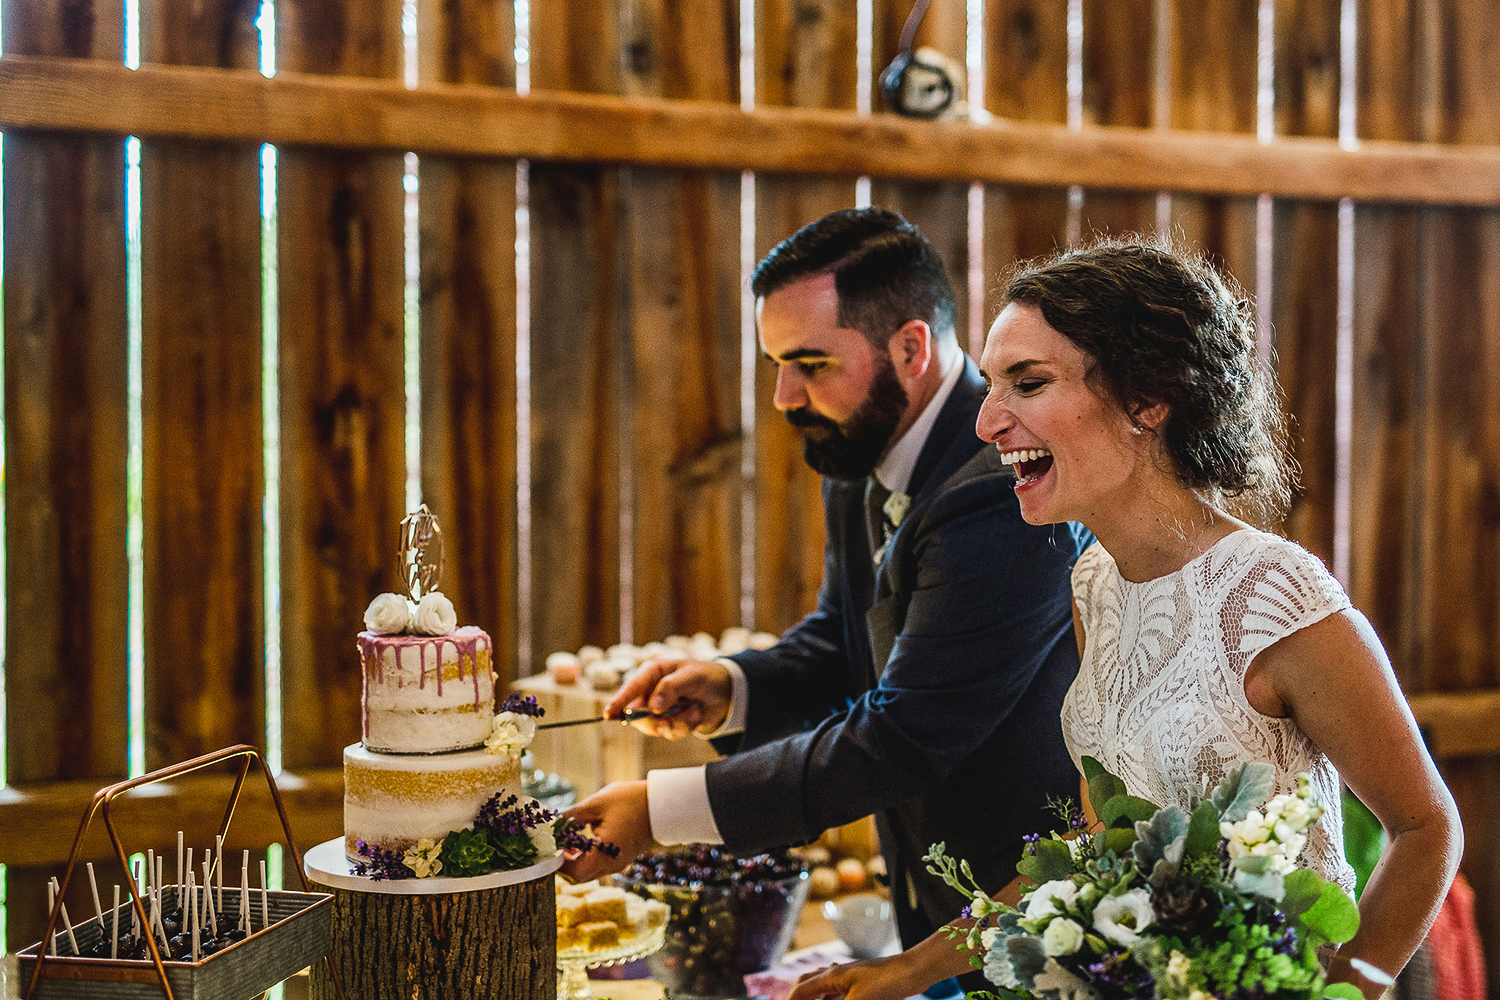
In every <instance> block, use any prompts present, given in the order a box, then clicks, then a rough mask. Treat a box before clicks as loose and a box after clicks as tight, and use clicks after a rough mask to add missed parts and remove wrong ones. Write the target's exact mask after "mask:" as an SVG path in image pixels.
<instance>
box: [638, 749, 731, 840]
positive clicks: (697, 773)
mask: <svg viewBox="0 0 1500 1000" xmlns="http://www.w3.org/2000/svg"><path fill="white" fill-rule="evenodd" d="M646 811H647V813H648V814H649V815H650V817H651V836H652V838H653V839H655V840H656V842H657V843H659V844H722V843H724V838H723V836H721V835H720V834H719V824H717V823H715V822H714V810H713V806H711V805H710V804H709V801H708V773H707V771H706V770H705V769H704V768H703V767H702V765H700V766H698V767H668V768H661V769H659V770H655V771H647V772H646Z"/></svg>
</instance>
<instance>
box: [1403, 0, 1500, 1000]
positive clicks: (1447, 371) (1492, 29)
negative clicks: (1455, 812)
mask: <svg viewBox="0 0 1500 1000" xmlns="http://www.w3.org/2000/svg"><path fill="white" fill-rule="evenodd" d="M1431 8H1432V9H1431V10H1430V13H1429V12H1427V11H1426V10H1424V13H1426V14H1427V16H1426V18H1425V21H1426V26H1427V31H1429V32H1430V35H1429V37H1428V39H1427V45H1426V46H1425V48H1426V49H1427V51H1428V52H1430V53H1431V54H1432V61H1431V62H1430V63H1428V64H1427V65H1425V66H1423V72H1424V76H1423V77H1422V78H1421V82H1420V89H1419V91H1418V92H1419V93H1421V94H1423V99H1424V107H1423V118H1424V119H1425V122H1424V124H1428V123H1430V124H1428V129H1430V131H1428V132H1427V134H1425V135H1423V136H1422V137H1423V138H1425V139H1429V140H1431V141H1438V142H1446V143H1455V144H1463V145H1469V144H1483V145H1490V146H1493V145H1496V144H1497V143H1500V120H1497V119H1496V116H1495V108H1496V106H1497V104H1500V23H1497V20H1496V18H1495V16H1494V10H1493V6H1492V5H1491V4H1487V3H1482V2H1476V0H1441V2H1437V3H1434V4H1432V5H1431ZM1424 215H1426V216H1427V219H1426V220H1425V222H1424V227H1423V228H1424V230H1425V231H1424V234H1423V240H1422V243H1423V244H1425V245H1424V246H1422V250H1421V254H1422V256H1424V257H1425V258H1426V259H1427V268H1428V271H1427V274H1426V280H1425V281H1424V282H1423V284H1422V287H1421V292H1420V297H1419V300H1418V301H1419V308H1420V309H1421V313H1422V321H1421V326H1422V330H1423V333H1424V339H1425V342H1426V344H1427V355H1426V358H1425V359H1424V360H1425V364H1424V369H1423V393H1424V399H1423V406H1422V410H1423V413H1422V417H1421V420H1422V432H1421V446H1420V450H1419V453H1418V454H1419V455H1420V459H1419V465H1418V466H1417V469H1418V472H1417V482H1418V483H1419V484H1420V486H1421V489H1422V494H1423V504H1422V512H1421V518H1422V520H1421V529H1420V531H1421V534H1420V540H1421V545H1422V548H1423V551H1424V552H1425V553H1426V554H1427V561H1426V562H1425V564H1424V565H1423V567H1422V578H1421V584H1420V589H1419V594H1420V598H1419V604H1418V611H1417V616H1418V620H1419V621H1420V622H1421V623H1422V627H1423V629H1424V633H1423V635H1422V653H1421V665H1420V667H1419V670H1418V674H1419V676H1420V677H1421V678H1422V679H1423V682H1424V686H1425V687H1427V688H1429V689H1438V690H1461V689H1472V688H1480V687H1483V688H1494V687H1496V686H1497V685H1500V388H1497V387H1500V281H1497V280H1496V275H1497V274H1500V210H1496V209H1493V208H1490V209H1448V210H1445V209H1432V210H1427V211H1426V212H1424ZM1446 764H1447V766H1446V772H1445V773H1446V777H1447V778H1448V782H1449V785H1450V786H1451V787H1452V789H1453V792H1454V797H1455V798H1456V799H1457V800H1458V802H1459V803H1460V811H1461V813H1462V815H1463V819H1464V830H1465V840H1464V859H1463V871H1464V873H1465V874H1466V875H1467V876H1468V878H1469V880H1470V881H1471V882H1473V883H1474V890H1475V905H1476V911H1477V912H1476V917H1477V921H1476V922H1477V923H1478V926H1479V927H1480V928H1482V929H1483V930H1482V931H1481V933H1482V934H1484V938H1483V942H1484V946H1485V951H1486V956H1485V957H1486V963H1485V964H1486V968H1487V970H1488V976H1489V987H1490V992H1491V994H1494V993H1496V992H1497V991H1500V935H1497V934H1495V933H1494V932H1493V929H1494V928H1496V927H1500V832H1497V831H1496V829H1495V823H1494V816H1495V812H1494V809H1495V803H1496V801H1497V799H1500V756H1493V755H1492V756H1489V757H1484V758H1475V759H1473V760H1470V761H1449V762H1446Z"/></svg>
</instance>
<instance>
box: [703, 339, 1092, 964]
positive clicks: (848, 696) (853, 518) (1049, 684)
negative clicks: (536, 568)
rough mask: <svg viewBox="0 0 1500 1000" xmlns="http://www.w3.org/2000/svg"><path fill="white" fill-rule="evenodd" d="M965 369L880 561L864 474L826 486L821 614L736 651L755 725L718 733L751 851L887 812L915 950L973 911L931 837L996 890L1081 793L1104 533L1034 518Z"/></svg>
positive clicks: (733, 822) (726, 790) (737, 836)
mask: <svg viewBox="0 0 1500 1000" xmlns="http://www.w3.org/2000/svg"><path fill="white" fill-rule="evenodd" d="M964 364H965V371H964V373H963V376H962V378H961V379H960V381H959V382H958V384H957V385H956V386H955V388H954V390H953V392H952V394H951V395H950V396H949V398H948V400H947V402H946V403H945V405H944V407H943V409H942V411H941V412H940V414H939V416H938V418H937V420H936V422H935V423H934V424H933V427H932V430H931V432H930V433H929V435H928V439H927V442H926V444H925V446H924V447H923V450H922V453H921V456H920V458H919V459H918V461H917V465H916V469H915V471H914V474H913V476H912V481H911V483H910V485H909V487H908V493H910V495H911V497H912V503H911V507H910V509H909V510H908V511H907V513H906V516H905V518H904V519H903V520H902V522H901V524H900V526H899V527H898V528H897V529H896V531H895V533H894V535H893V536H892V538H891V540H890V543H889V544H888V546H887V547H886V552H885V556H884V559H883V560H882V562H881V563H880V565H879V566H873V565H872V561H871V553H870V545H869V540H868V537H867V530H866V527H865V520H864V482H863V481H860V482H841V481H837V480H832V479H825V481H824V484H823V504H824V518H825V523H826V527H827V538H828V543H827V549H826V552H825V556H824V569H823V583H822V587H821V590H820V592H819V594H818V606H817V610H815V611H814V612H813V613H812V614H810V615H808V616H807V617H806V618H804V619H803V620H802V621H801V622H800V623H799V624H797V625H796V626H794V627H793V628H792V629H791V630H790V631H789V632H788V633H787V634H786V635H785V636H784V637H783V638H782V640H781V642H779V643H778V644H777V645H775V646H773V647H772V648H770V649H768V650H764V651H747V652H744V653H741V654H739V655H737V656H735V657H734V659H735V660H736V661H737V662H738V663H739V664H740V666H741V667H742V668H743V669H744V671H745V676H746V678H747V680H748V681H749V714H748V717H747V727H748V728H747V729H746V731H745V732H744V733H743V734H741V735H738V736H730V737H725V738H723V739H720V740H717V741H715V742H716V745H717V746H718V748H719V750H720V751H721V752H723V753H727V754H729V756H727V757H725V758H724V759H722V760H718V761H715V762H713V763H711V764H709V765H708V771H707V781H708V793H709V800H710V803H711V804H712V807H713V813H714V819H715V822H716V823H717V824H718V827H719V830H720V832H721V833H722V834H723V835H724V837H725V841H726V844H727V846H728V847H729V848H730V849H732V850H735V851H739V852H755V851H760V850H765V849H767V848H770V847H773V846H778V845H785V844H794V843H803V842H807V841H811V840H813V839H815V838H817V837H818V836H819V835H820V834H821V833H822V832H823V831H824V830H826V829H828V828H830V827H834V826H838V825H840V824H843V823H848V822H851V821H853V820H855V819H858V818H860V817H862V816H867V815H869V814H871V813H874V814H875V816H876V820H877V824H878V827H879V830H880V842H881V850H882V853H883V854H884V855H885V859H886V863H887V867H888V868H889V871H890V874H891V886H892V898H893V900H894V902H895V906H896V911H897V918H898V923H899V925H900V927H901V932H902V934H901V936H902V940H903V943H905V944H906V945H907V946H910V945H912V944H915V943H916V941H918V940H920V939H921V938H923V937H926V936H927V935H928V934H930V933H931V932H932V931H933V930H935V929H936V928H937V927H939V926H941V925H942V924H944V923H946V922H948V921H950V920H952V919H954V918H955V917H957V916H958V914H959V910H960V909H961V908H962V906H963V902H964V901H963V899H962V897H960V896H959V895H958V894H957V893H955V892H953V891H952V890H950V889H948V888H947V887H945V886H944V885H943V884H942V883H941V881H939V880H938V879H937V878H936V877H934V876H932V875H930V874H928V873H927V871H926V870H925V866H924V864H923V863H922V860H921V858H922V855H923V854H925V853H926V852H927V849H928V847H929V846H930V845H931V844H933V843H934V842H937V841H946V842H947V845H948V851H949V853H950V854H952V855H953V856H955V857H959V858H966V859H968V861H969V862H970V864H971V865H972V866H973V868H974V873H975V875H976V876H977V877H978V879H979V882H980V884H981V885H983V886H984V887H985V888H987V889H990V890H991V891H994V890H996V889H999V888H1000V887H1001V886H1003V885H1005V884H1006V883H1007V882H1009V881H1010V880H1011V879H1013V878H1015V874H1016V872H1015V865H1016V862H1017V861H1018V860H1019V859H1020V852H1021V847H1022V841H1021V838H1022V837H1023V836H1024V835H1025V834H1028V833H1036V832H1041V831H1046V830H1051V829H1053V828H1055V827H1057V826H1058V825H1059V824H1058V821H1057V819H1056V817H1054V816H1052V815H1051V814H1050V813H1048V812H1046V808H1045V807H1046V804H1047V798H1048V796H1059V797H1060V796H1070V797H1073V798H1075V799H1076V798H1077V796H1078V774H1077V771H1076V770H1075V769H1074V768H1073V765H1072V762H1071V761H1070V759H1069V757H1068V754H1067V750H1066V748H1065V747H1064V745H1063V738H1062V728H1061V722H1060V715H1061V710H1062V700H1063V695H1064V694H1065V693H1066V692H1067V689H1068V685H1069V684H1071V683H1072V681H1073V677H1074V675H1075V674H1077V672H1078V651H1077V646H1076V644H1075V642H1074V639H1073V625H1072V614H1071V607H1072V605H1071V588H1070V574H1071V571H1072V566H1073V563H1074V561H1075V560H1076V559H1077V558H1078V556H1079V554H1080V553H1081V552H1082V551H1083V549H1084V548H1085V547H1086V546H1087V544H1088V542H1089V541H1091V540H1092V538H1091V536H1090V535H1089V534H1088V532H1087V531H1086V530H1084V529H1083V528H1082V527H1080V526H1078V525H1075V524H1063V525H1043V526H1034V525H1029V524H1027V523H1026V522H1025V521H1023V520H1022V519H1021V513H1020V508H1019V505H1018V504H1017V501H1016V497H1015V492H1014V489H1013V485H1014V481H1015V480H1014V477H1013V475H1012V474H1011V471H1010V468H1009V466H1007V465H1005V464H1003V463H1002V462H1001V461H1000V456H999V454H998V452H997V451H996V449H995V448H993V447H992V446H989V445H986V444H984V443H983V442H982V441H980V440H979V438H978V437H977V436H976V435H975V432H974V421H975V417H976V416H977V414H978V411H979V404H980V402H981V401H982V399H983V397H984V384H983V382H982V381H981V379H980V377H979V373H978V370H977V369H976V368H975V367H974V364H973V362H972V361H970V360H969V359H967V358H965V362H964Z"/></svg>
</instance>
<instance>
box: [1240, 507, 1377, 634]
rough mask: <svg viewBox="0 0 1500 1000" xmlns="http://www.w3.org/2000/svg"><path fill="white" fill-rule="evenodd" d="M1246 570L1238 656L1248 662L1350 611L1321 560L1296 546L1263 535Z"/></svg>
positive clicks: (1342, 594) (1344, 597) (1338, 587)
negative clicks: (1300, 632) (1279, 642)
mask: <svg viewBox="0 0 1500 1000" xmlns="http://www.w3.org/2000/svg"><path fill="white" fill-rule="evenodd" d="M1262 537H1263V538H1265V539H1266V541H1265V542H1264V544H1263V545H1261V546H1257V551H1256V552H1255V553H1254V554H1253V555H1254V559H1255V562H1254V564H1253V565H1252V566H1251V567H1250V568H1249V570H1248V572H1246V574H1245V576H1244V578H1243V583H1242V585H1241V586H1242V587H1243V588H1244V597H1245V604H1244V612H1243V617H1242V618H1241V619H1240V628H1241V635H1240V643H1239V652H1241V653H1244V654H1245V658H1244V660H1243V661H1242V662H1245V663H1248V662H1249V661H1250V660H1251V659H1254V657H1255V656H1256V654H1258V653H1259V652H1261V650H1263V649H1265V648H1266V647H1267V646H1269V645H1271V644H1272V643H1274V642H1276V641H1277V640H1278V639H1283V638H1285V637H1286V636H1289V635H1291V634H1292V633H1293V632H1296V631H1298V630H1299V629H1303V628H1306V627H1307V626H1309V625H1312V624H1314V623H1316V622H1319V621H1322V620H1323V619H1324V618H1327V617H1328V616H1329V615H1331V614H1336V613H1337V612H1339V611H1343V610H1344V609H1346V608H1348V607H1350V606H1351V605H1350V603H1349V596H1348V595H1347V594H1345V593H1344V588H1343V587H1342V586H1340V585H1339V582H1338V581H1337V580H1335V579H1334V578H1333V574H1331V573H1329V572H1328V569H1327V567H1325V566H1324V565H1323V561H1322V560H1321V559H1319V558H1318V557H1317V556H1315V555H1313V554H1312V553H1311V552H1309V551H1307V550H1306V549H1304V548H1303V547H1302V546H1300V545H1298V544H1296V543H1295V542H1290V541H1287V540H1286V539H1284V538H1277V537H1275V536H1270V535H1266V536H1262Z"/></svg>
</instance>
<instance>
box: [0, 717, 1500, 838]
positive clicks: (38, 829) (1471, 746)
mask: <svg viewBox="0 0 1500 1000" xmlns="http://www.w3.org/2000/svg"><path fill="white" fill-rule="evenodd" d="M1411 708H1412V713H1413V714H1414V715H1415V716H1416V718H1417V723H1418V724H1419V725H1421V726H1422V728H1423V730H1424V731H1425V732H1426V733H1427V737H1428V740H1429V742H1430V744H1431V747H1432V752H1433V753H1434V754H1435V755H1436V756H1438V757H1469V756H1482V755H1489V754H1500V690H1493V689H1485V690H1477V691H1450V692H1429V693H1424V694H1417V695H1413V696H1412V698H1411ZM252 779H253V775H252ZM276 786H277V788H278V789H279V790H280V791H281V797H282V801H283V803H284V804H285V805H286V810H287V816H288V818H289V819H290V821H291V824H292V832H293V834H294V835H295V836H296V837H297V840H298V843H299V844H300V845H301V846H302V847H307V846H309V845H312V844H317V843H321V842H322V841H325V840H328V839H330V838H332V837H337V836H339V835H340V834H341V833H342V832H343V827H344V816H343V802H344V774H343V769H342V768H326V769H321V770H316V771H309V772H305V773H301V774H291V773H283V774H282V775H281V776H280V777H278V778H277V779H276ZM98 787H99V783H98V782H91V781H66V782H47V783H40V784H36V785H29V786H25V785H23V786H19V787H17V786H11V787H7V788H0V864H6V865H15V866H17V867H26V866H33V865H50V864H60V863H62V862H65V861H67V859H68V852H69V850H70V849H71V847H72V845H73V836H74V834H75V833H76V831H77V829H78V822H79V820H80V819H81V818H82V816H83V812H84V810H85V809H87V808H88V805H89V803H90V801H92V799H93V796H94V792H95V791H97V790H98ZM229 787H230V779H229V777H228V776H224V775H189V776H187V777H186V778H183V779H180V780H177V781H173V782H167V783H163V784H160V785H151V786H148V787H146V788H143V789H141V790H139V791H138V792H135V793H131V794H130V795H127V796H124V797H122V798H121V799H119V800H118V801H117V803H116V808H115V816H116V820H117V827H118V828H119V830H120V834H121V836H122V837H123V838H125V848H126V850H127V851H130V852H133V851H135V850H138V849H140V850H144V849H145V847H147V846H159V845H171V844H175V843H176V840H177V831H178V830H185V831H187V832H188V836H189V839H192V838H194V837H195V836H196V837H198V838H202V837H204V836H210V835H211V834H212V832H213V831H214V830H215V829H217V827H218V822H219V817H220V815H221V813H222V811H223V808H224V803H225V802H226V801H227V799H228V795H229ZM230 833H231V840H232V846H233V849H234V850H240V849H242V848H247V847H248V848H263V847H265V846H267V845H268V844H273V843H278V842H279V841H280V839H281V830H280V823H279V821H278V820H277V817H276V810H275V808H274V807H273V806H272V804H271V800H270V797H269V796H268V795H266V793H265V790H264V788H263V787H261V786H260V785H258V784H257V783H256V782H255V781H254V780H251V781H249V782H247V783H246V785H245V792H244V796H243V798H242V799H241V803H240V807H239V809H238V810H237V811H236V812H235V819H234V823H233V825H232V826H231V828H230ZM109 853H110V852H109V848H108V840H107V837H106V835H105V832H104V826H103V824H102V822H100V821H98V820H96V821H95V823H94V828H93V831H92V832H91V834H90V838H89V841H88V843H87V844H86V845H85V849H84V854H83V856H84V857H85V858H105V857H108V856H109Z"/></svg>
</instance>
